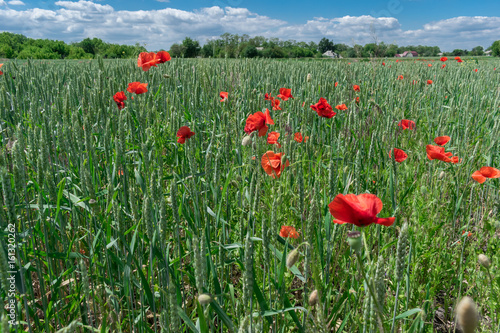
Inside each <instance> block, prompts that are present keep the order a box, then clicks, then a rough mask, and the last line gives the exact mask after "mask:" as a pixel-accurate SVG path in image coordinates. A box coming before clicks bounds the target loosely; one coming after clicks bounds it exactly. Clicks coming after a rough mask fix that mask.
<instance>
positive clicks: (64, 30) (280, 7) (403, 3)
mask: <svg viewBox="0 0 500 333" xmlns="http://www.w3.org/2000/svg"><path fill="white" fill-rule="evenodd" d="M0 31H9V32H15V33H22V34H24V35H26V36H28V37H32V38H50V39H59V40H64V41H66V42H74V41H80V40H82V39H83V38H86V37H98V38H101V39H103V40H105V41H107V42H113V43H125V44H134V43H136V42H139V43H141V44H143V45H145V46H146V48H148V49H149V50H158V49H161V48H163V49H168V48H169V47H170V45H171V44H172V43H175V42H180V41H182V39H184V37H186V36H189V37H192V38H194V39H197V40H198V41H200V43H201V44H203V43H204V42H205V41H206V40H207V39H211V38H216V37H217V36H219V35H220V34H222V33H224V32H230V33H238V34H244V33H246V34H248V35H250V36H256V35H261V36H265V37H278V38H280V39H285V40H286V39H295V40H298V41H302V40H303V41H311V40H312V41H316V42H318V41H319V40H320V39H321V38H322V37H327V38H329V39H331V40H333V41H334V42H336V43H346V44H349V45H352V44H353V43H357V44H366V43H370V42H373V41H377V42H381V41H383V42H385V43H397V44H398V45H409V44H413V45H415V44H421V45H437V46H439V47H441V49H442V50H443V51H451V50H453V49H455V48H466V49H471V48H472V47H474V46H477V45H481V46H484V47H485V48H486V47H488V46H490V45H491V44H492V43H493V41H495V40H498V39H500V1H498V0H483V1H480V2H472V1H464V0H453V1H452V0H441V1H435V0H384V1H369V0H358V1H349V2H347V1H331V0H330V1H326V0H323V1H316V2H314V3H310V2H305V1H297V0H290V1H287V2H284V1H280V2H270V1H264V0H254V1H249V0H192V1H186V0H182V1H181V0H153V1H145V0H136V1H133V0H125V1H119V0H100V1H97V0H95V1H90V0H89V1H83V0H79V1H74V0H73V1H70V0H63V1H49V0H42V1H29V0H0Z"/></svg>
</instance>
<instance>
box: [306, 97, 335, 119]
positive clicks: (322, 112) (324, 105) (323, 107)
mask: <svg viewBox="0 0 500 333" xmlns="http://www.w3.org/2000/svg"><path fill="white" fill-rule="evenodd" d="M311 109H313V110H314V111H316V112H317V113H318V115H319V116H320V117H325V118H333V116H335V115H336V114H337V113H336V112H335V111H333V109H332V107H331V105H330V104H328V102H327V101H326V99H324V98H323V97H321V98H320V99H319V102H318V103H316V104H314V105H311Z"/></svg>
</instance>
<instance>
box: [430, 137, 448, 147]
mask: <svg viewBox="0 0 500 333" xmlns="http://www.w3.org/2000/svg"><path fill="white" fill-rule="evenodd" d="M450 139H451V138H450V137H449V136H448V135H444V136H438V137H437V138H435V139H434V142H435V143H436V144H438V145H440V146H444V145H445V144H447V143H448V141H450Z"/></svg>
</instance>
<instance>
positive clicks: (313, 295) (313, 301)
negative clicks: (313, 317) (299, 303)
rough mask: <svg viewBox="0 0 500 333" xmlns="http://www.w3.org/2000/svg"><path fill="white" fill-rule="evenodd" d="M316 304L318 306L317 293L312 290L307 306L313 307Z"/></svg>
mask: <svg viewBox="0 0 500 333" xmlns="http://www.w3.org/2000/svg"><path fill="white" fill-rule="evenodd" d="M316 304H318V291H317V290H316V289H314V290H313V292H312V293H311V295H309V306H315V305H316Z"/></svg>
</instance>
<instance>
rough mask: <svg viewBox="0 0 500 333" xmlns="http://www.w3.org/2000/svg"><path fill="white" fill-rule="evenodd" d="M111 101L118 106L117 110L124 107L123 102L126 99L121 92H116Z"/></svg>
mask: <svg viewBox="0 0 500 333" xmlns="http://www.w3.org/2000/svg"><path fill="white" fill-rule="evenodd" d="M113 99H114V101H115V102H116V105H117V106H118V109H119V110H121V109H123V108H124V107H125V103H124V102H123V101H124V100H126V99H127V96H125V93H124V92H123V91H120V92H117V93H116V94H115V95H114V96H113Z"/></svg>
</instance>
